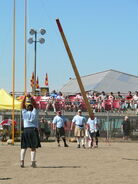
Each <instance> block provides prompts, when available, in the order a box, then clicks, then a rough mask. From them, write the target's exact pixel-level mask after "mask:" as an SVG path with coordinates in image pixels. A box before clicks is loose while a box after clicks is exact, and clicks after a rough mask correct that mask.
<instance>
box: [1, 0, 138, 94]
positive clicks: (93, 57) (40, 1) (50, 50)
mask: <svg viewBox="0 0 138 184" xmlns="http://www.w3.org/2000/svg"><path fill="white" fill-rule="evenodd" d="M12 16H13V0H0V22H1V29H0V35H1V36H0V88H4V89H5V90H7V91H9V92H10V91H12V39H13V38H12V34H13V33H12V29H13V28H12V24H13V17H12ZM56 18H59V20H60V22H61V25H62V27H63V30H64V33H65V35H66V38H67V41H68V43H69V46H70V49H71V51H72V54H73V57H74V59H75V62H76V65H77V67H78V71H79V73H80V75H81V76H84V75H88V74H93V73H96V72H101V71H105V70H108V69H114V70H118V71H122V72H126V73H129V74H133V75H138V69H137V63H138V0H28V16H27V22H28V23H27V33H28V34H27V38H29V37H30V35H29V30H30V29H31V28H34V29H36V30H39V29H40V28H45V29H46V30H47V34H46V35H45V36H44V37H45V39H46V42H45V44H43V45H40V44H39V43H38V44H37V76H38V77H39V84H40V86H44V80H45V74H46V73H48V77H49V88H50V91H51V90H53V89H55V90H60V88H61V87H62V86H63V85H64V84H65V83H67V81H68V80H69V78H70V77H72V78H74V77H75V75H74V72H73V69H72V67H71V64H70V60H69V58H68V55H67V53H66V50H65V47H64V44H63V41H62V39H61V36H60V33H59V31H58V28H57V25H56V21H55V20H56ZM38 37H40V35H38ZM15 63H16V64H15V65H16V72H15V91H18V92H20V91H21V92H22V91H23V90H24V0H16V60H15ZM33 70H34V45H29V44H27V90H28V91H31V88H30V78H31V75H32V72H33Z"/></svg>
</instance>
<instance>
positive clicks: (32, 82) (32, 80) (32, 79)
mask: <svg viewBox="0 0 138 184" xmlns="http://www.w3.org/2000/svg"><path fill="white" fill-rule="evenodd" d="M30 85H31V87H34V72H33V73H32V78H31V80H30Z"/></svg>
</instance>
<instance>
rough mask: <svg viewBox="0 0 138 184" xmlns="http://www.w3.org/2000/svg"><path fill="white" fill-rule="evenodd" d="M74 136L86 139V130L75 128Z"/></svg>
mask: <svg viewBox="0 0 138 184" xmlns="http://www.w3.org/2000/svg"><path fill="white" fill-rule="evenodd" d="M74 136H75V137H84V136H85V129H84V128H80V127H78V126H75V130H74Z"/></svg>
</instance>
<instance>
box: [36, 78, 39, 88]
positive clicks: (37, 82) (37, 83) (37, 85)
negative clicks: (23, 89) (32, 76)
mask: <svg viewBox="0 0 138 184" xmlns="http://www.w3.org/2000/svg"><path fill="white" fill-rule="evenodd" d="M36 89H39V80H38V77H37V80H36Z"/></svg>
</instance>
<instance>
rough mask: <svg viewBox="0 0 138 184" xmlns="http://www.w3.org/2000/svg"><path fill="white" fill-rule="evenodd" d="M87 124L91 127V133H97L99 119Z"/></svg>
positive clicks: (90, 120)
mask: <svg viewBox="0 0 138 184" xmlns="http://www.w3.org/2000/svg"><path fill="white" fill-rule="evenodd" d="M87 124H88V125H89V130H90V132H97V118H96V117H95V118H94V120H92V119H91V118H89V119H88V121H87Z"/></svg>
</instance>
